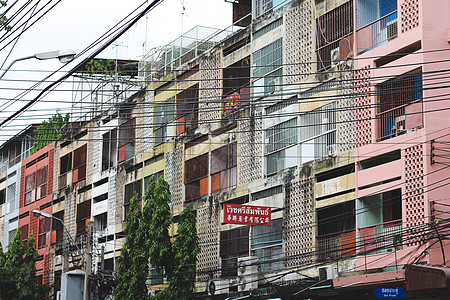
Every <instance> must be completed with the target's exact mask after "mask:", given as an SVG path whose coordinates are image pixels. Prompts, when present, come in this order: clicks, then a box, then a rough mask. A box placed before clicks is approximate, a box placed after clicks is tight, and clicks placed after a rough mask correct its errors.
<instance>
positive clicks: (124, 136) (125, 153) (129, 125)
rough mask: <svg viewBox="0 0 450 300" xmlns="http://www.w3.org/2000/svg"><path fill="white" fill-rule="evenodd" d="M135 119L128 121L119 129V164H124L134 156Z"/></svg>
mask: <svg viewBox="0 0 450 300" xmlns="http://www.w3.org/2000/svg"><path fill="white" fill-rule="evenodd" d="M135 127H136V124H135V119H131V120H128V121H127V122H125V123H123V124H122V125H120V127H119V152H118V162H123V161H125V160H128V159H130V158H132V157H133V156H134V147H135Z"/></svg>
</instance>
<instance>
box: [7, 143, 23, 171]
mask: <svg viewBox="0 0 450 300" xmlns="http://www.w3.org/2000/svg"><path fill="white" fill-rule="evenodd" d="M8 158H9V165H8V166H9V167H10V168H11V167H12V166H14V165H15V164H18V163H19V162H20V159H21V158H22V144H21V143H20V141H14V142H12V145H11V147H10V148H9V149H8Z"/></svg>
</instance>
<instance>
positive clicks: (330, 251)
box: [317, 230, 356, 261]
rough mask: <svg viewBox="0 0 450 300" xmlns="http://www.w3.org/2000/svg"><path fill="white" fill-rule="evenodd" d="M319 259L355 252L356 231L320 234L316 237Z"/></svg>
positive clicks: (343, 255)
mask: <svg viewBox="0 0 450 300" xmlns="http://www.w3.org/2000/svg"><path fill="white" fill-rule="evenodd" d="M317 248H318V255H317V259H318V260H319V261H323V260H327V259H335V258H342V257H345V256H351V255H354V254H355V253H356V231H355V230H350V231H345V232H339V233H332V234H327V235H322V236H319V237H318V238H317Z"/></svg>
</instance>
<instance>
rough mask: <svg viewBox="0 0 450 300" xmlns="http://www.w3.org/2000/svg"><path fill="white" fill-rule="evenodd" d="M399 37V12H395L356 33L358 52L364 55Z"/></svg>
mask: <svg viewBox="0 0 450 300" xmlns="http://www.w3.org/2000/svg"><path fill="white" fill-rule="evenodd" d="M397 35H398V27H397V11H393V12H391V13H390V14H388V15H385V16H383V17H381V18H379V19H377V20H375V21H373V22H371V23H369V24H367V25H366V26H363V27H361V28H360V29H358V30H357V31H356V41H357V52H358V54H361V53H364V52H366V51H368V50H371V49H373V48H375V47H378V46H380V45H382V44H384V43H386V42H387V41H390V40H392V39H394V38H396V37H397Z"/></svg>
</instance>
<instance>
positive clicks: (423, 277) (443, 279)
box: [333, 265, 450, 291]
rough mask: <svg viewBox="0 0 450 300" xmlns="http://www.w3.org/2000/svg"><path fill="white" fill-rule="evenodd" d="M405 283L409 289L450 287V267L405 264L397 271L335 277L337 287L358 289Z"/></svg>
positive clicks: (334, 283) (334, 282)
mask: <svg viewBox="0 0 450 300" xmlns="http://www.w3.org/2000/svg"><path fill="white" fill-rule="evenodd" d="M391 283H398V284H403V286H405V287H406V290H408V291H414V290H422V289H442V288H447V287H450V268H447V267H439V266H424V265H405V266H404V268H403V269H401V270H397V271H389V272H381V273H373V274H364V275H356V276H350V277H341V278H337V279H333V286H334V288H335V289H357V288H361V287H364V288H367V287H371V286H379V285H383V284H391Z"/></svg>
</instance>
